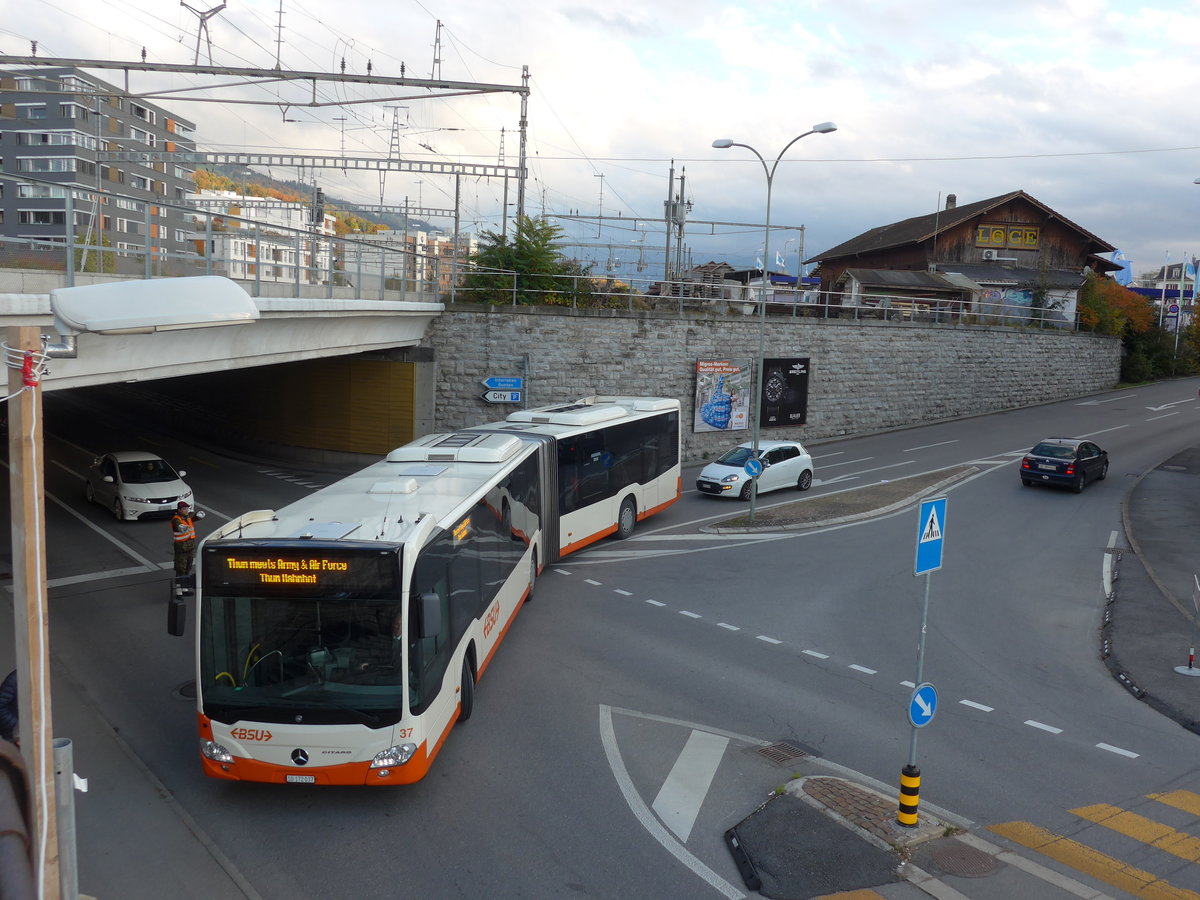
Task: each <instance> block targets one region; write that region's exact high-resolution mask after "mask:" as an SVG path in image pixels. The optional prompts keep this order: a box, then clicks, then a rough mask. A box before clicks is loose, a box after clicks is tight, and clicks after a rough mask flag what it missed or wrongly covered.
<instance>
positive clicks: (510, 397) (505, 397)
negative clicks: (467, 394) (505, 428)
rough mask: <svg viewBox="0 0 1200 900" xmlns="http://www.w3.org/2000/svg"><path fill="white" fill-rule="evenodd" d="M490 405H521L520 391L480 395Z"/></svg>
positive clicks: (485, 392) (491, 392)
mask: <svg viewBox="0 0 1200 900" xmlns="http://www.w3.org/2000/svg"><path fill="white" fill-rule="evenodd" d="M479 396H480V397H481V398H483V399H484V400H486V401H487V402H488V403H520V402H521V392H520V391H484V392H483V393H482V394H480V395H479Z"/></svg>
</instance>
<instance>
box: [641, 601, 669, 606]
mask: <svg viewBox="0 0 1200 900" xmlns="http://www.w3.org/2000/svg"><path fill="white" fill-rule="evenodd" d="M646 602H647V603H649V604H650V605H651V606H666V605H667V604H665V603H659V602H658V601H657V600H647V601H646Z"/></svg>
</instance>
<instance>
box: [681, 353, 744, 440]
mask: <svg viewBox="0 0 1200 900" xmlns="http://www.w3.org/2000/svg"><path fill="white" fill-rule="evenodd" d="M753 372H754V369H753V367H752V365H751V361H750V360H748V359H698V360H696V418H695V421H694V423H693V425H692V430H693V431H745V430H746V429H747V428H749V427H750V397H751V396H752V395H753V394H754V381H753Z"/></svg>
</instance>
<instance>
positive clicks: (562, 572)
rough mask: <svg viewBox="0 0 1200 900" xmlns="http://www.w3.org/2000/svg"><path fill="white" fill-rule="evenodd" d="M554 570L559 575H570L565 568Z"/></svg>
mask: <svg viewBox="0 0 1200 900" xmlns="http://www.w3.org/2000/svg"><path fill="white" fill-rule="evenodd" d="M554 571H555V572H557V573H558V574H559V575H570V574H571V573H570V572H568V571H567V570H566V569H555V570H554Z"/></svg>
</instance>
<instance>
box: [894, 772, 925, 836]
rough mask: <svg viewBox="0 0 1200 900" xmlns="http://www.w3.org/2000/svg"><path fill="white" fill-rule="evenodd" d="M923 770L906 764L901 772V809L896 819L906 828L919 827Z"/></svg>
mask: <svg viewBox="0 0 1200 900" xmlns="http://www.w3.org/2000/svg"><path fill="white" fill-rule="evenodd" d="M920 793H921V770H920V769H918V768H917V767H916V766H905V767H904V769H903V770H902V771H901V772H900V810H899V812H897V813H896V821H897V822H898V823H900V824H901V825H903V826H904V827H905V828H916V827H917V805H918V804H919V803H920Z"/></svg>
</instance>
